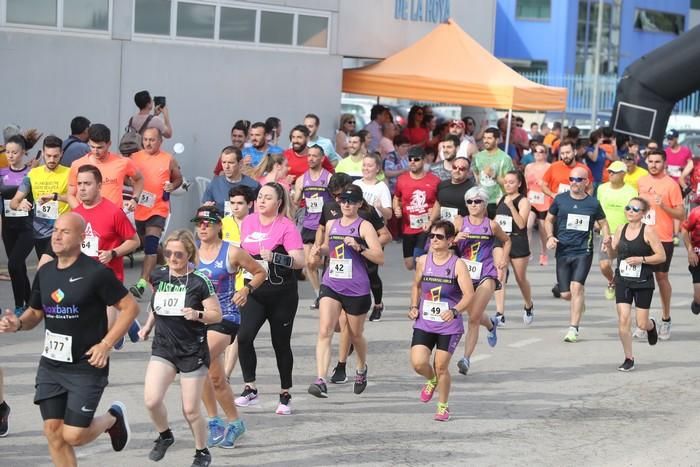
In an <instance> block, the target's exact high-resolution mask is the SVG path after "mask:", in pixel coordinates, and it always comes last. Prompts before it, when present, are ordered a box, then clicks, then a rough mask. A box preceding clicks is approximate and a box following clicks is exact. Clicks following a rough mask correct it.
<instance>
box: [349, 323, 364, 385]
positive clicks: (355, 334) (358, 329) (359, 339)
mask: <svg viewBox="0 0 700 467" xmlns="http://www.w3.org/2000/svg"><path fill="white" fill-rule="evenodd" d="M347 317H348V326H347V328H348V331H349V332H350V340H351V341H352V345H354V346H355V353H356V354H357V358H356V359H355V360H356V362H355V368H356V369H358V370H360V371H364V369H365V366H366V365H367V340H365V336H364V330H365V320H366V318H367V315H366V314H364V315H360V316H353V315H347Z"/></svg>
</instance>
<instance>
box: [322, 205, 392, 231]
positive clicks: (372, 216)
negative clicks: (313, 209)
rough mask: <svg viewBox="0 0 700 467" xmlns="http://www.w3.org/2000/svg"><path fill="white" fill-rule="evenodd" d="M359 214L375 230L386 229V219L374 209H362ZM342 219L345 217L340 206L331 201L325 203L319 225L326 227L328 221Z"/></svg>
mask: <svg viewBox="0 0 700 467" xmlns="http://www.w3.org/2000/svg"><path fill="white" fill-rule="evenodd" d="M357 214H358V215H359V216H360V217H361V218H363V219H364V220H366V221H368V222H369V223H370V224H372V227H374V230H379V229H381V228H382V227H384V219H383V218H382V217H381V216H380V215H379V214H377V210H376V209H374V208H373V207H369V209H362V208H360V210H359V211H358V212H357ZM341 217H343V213H342V211H341V210H340V205H339V204H338V203H336V202H335V201H329V202H327V203H323V210H322V211H321V219H319V221H318V223H319V225H322V226H324V227H325V226H326V223H327V222H328V221H330V220H333V219H340V218H341Z"/></svg>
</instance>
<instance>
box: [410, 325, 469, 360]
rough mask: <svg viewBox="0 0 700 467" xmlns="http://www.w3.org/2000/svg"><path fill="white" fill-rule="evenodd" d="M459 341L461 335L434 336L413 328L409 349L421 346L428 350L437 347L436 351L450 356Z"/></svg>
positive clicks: (432, 333) (431, 333)
mask: <svg viewBox="0 0 700 467" xmlns="http://www.w3.org/2000/svg"><path fill="white" fill-rule="evenodd" d="M460 339H462V334H435V333H434V332H427V331H423V330H422V329H416V328H413V338H412V339H411V347H413V346H415V345H422V346H425V347H427V348H429V349H430V350H433V349H434V348H435V347H437V349H438V350H442V351H443V352H449V353H450V354H452V353H454V351H455V349H456V348H457V345H459V341H460Z"/></svg>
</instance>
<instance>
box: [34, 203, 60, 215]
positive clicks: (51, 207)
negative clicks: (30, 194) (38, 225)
mask: <svg viewBox="0 0 700 467" xmlns="http://www.w3.org/2000/svg"><path fill="white" fill-rule="evenodd" d="M34 209H35V212H36V217H38V218H39V219H49V220H56V219H58V201H54V200H51V201H47V202H45V203H44V204H39V203H36V206H35V208H34Z"/></svg>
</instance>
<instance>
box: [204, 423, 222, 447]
mask: <svg viewBox="0 0 700 467" xmlns="http://www.w3.org/2000/svg"><path fill="white" fill-rule="evenodd" d="M207 430H208V432H209V433H208V435H207V446H209V447H212V446H217V445H218V444H219V443H221V442H222V441H223V440H224V433H225V432H226V425H224V421H223V420H221V417H214V418H212V419H211V420H209V422H208V423H207Z"/></svg>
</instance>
